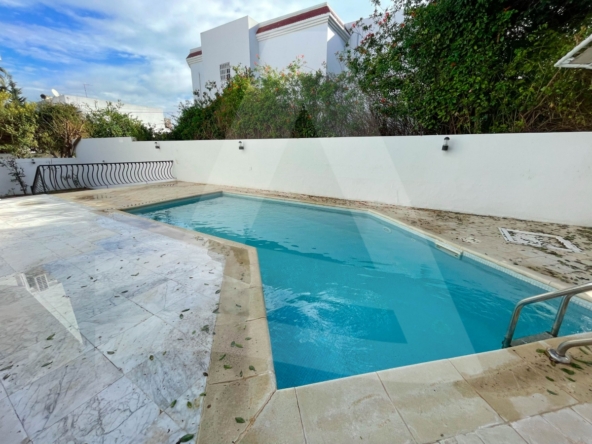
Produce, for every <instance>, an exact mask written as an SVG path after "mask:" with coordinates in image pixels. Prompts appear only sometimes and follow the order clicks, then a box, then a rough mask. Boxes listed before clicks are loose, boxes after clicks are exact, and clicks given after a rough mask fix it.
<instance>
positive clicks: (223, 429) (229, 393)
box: [198, 374, 310, 444]
mask: <svg viewBox="0 0 592 444" xmlns="http://www.w3.org/2000/svg"><path fill="white" fill-rule="evenodd" d="M274 390H275V378H274V376H273V375H272V374H267V375H262V376H256V377H254V378H250V379H244V380H240V381H236V382H231V383H228V384H208V386H207V388H206V392H207V393H206V397H205V399H204V401H203V404H204V410H203V414H202V419H201V425H200V428H199V440H198V442H199V443H200V444H212V443H217V442H219V443H231V442H233V441H236V440H237V439H238V437H239V436H240V434H241V433H243V432H244V431H245V430H246V428H247V426H248V425H249V423H251V422H252V421H253V419H254V418H255V416H256V415H257V414H258V413H259V412H260V411H261V409H263V407H264V406H265V404H266V403H267V402H268V400H269V399H270V398H271V395H272V393H273V391H274ZM236 418H242V419H244V421H245V422H244V423H238V422H237V421H236ZM309 442H310V441H309Z"/></svg>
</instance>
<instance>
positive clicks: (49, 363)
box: [41, 361, 53, 367]
mask: <svg viewBox="0 0 592 444" xmlns="http://www.w3.org/2000/svg"><path fill="white" fill-rule="evenodd" d="M52 362H53V361H51V362H48V363H47V364H43V365H42V366H41V367H47V366H48V365H51V363H52Z"/></svg>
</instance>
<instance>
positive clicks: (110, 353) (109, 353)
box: [107, 351, 115, 355]
mask: <svg viewBox="0 0 592 444" xmlns="http://www.w3.org/2000/svg"><path fill="white" fill-rule="evenodd" d="M107 354H108V355H114V354H115V352H114V351H108V352H107Z"/></svg>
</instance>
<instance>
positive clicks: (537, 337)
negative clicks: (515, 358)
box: [512, 332, 553, 347]
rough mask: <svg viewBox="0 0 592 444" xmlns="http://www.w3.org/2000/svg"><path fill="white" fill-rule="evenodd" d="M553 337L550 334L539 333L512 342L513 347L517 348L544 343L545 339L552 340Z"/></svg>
mask: <svg viewBox="0 0 592 444" xmlns="http://www.w3.org/2000/svg"><path fill="white" fill-rule="evenodd" d="M551 338H553V336H551V335H550V334H549V333H548V332H544V333H539V334H538V335H532V336H525V337H524V338H518V339H515V340H513V341H512V347H516V346H517V345H524V344H530V343H532V342H538V341H544V340H545V339H551Z"/></svg>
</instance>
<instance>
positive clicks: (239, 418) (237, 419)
mask: <svg viewBox="0 0 592 444" xmlns="http://www.w3.org/2000/svg"><path fill="white" fill-rule="evenodd" d="M234 420H235V421H236V422H238V423H239V424H244V423H245V420H244V419H243V418H241V417H240V416H239V417H237V418H234Z"/></svg>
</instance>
